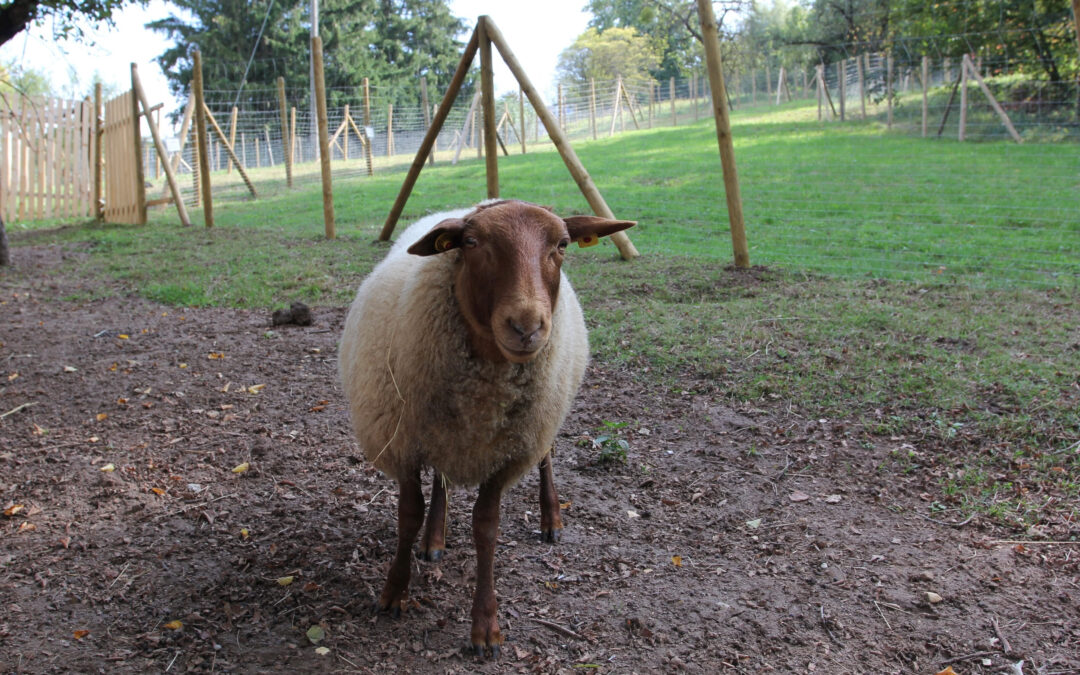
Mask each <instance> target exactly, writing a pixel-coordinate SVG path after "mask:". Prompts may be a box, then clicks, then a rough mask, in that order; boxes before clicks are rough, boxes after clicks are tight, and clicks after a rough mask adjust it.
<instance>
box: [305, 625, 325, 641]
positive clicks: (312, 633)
mask: <svg viewBox="0 0 1080 675" xmlns="http://www.w3.org/2000/svg"><path fill="white" fill-rule="evenodd" d="M324 637H326V631H325V630H323V627H322V626H320V625H319V624H315V625H314V626H312V627H311V628H308V629H307V639H309V640H311V644H314V645H317V644H319V643H320V642H322V639H323V638H324Z"/></svg>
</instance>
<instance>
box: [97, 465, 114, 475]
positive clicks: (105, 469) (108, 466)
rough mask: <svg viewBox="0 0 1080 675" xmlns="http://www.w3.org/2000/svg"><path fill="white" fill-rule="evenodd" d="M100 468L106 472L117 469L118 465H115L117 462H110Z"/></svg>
mask: <svg viewBox="0 0 1080 675" xmlns="http://www.w3.org/2000/svg"><path fill="white" fill-rule="evenodd" d="M98 470H99V471H104V472H106V473H108V472H110V471H116V465H115V464H112V463H109V464H106V465H105V466H103V467H101V468H100V469H98Z"/></svg>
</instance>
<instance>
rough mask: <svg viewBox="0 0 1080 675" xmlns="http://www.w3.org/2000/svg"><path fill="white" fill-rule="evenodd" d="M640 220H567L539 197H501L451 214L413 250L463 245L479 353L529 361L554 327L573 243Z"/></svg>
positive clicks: (463, 275)
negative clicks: (540, 203)
mask: <svg viewBox="0 0 1080 675" xmlns="http://www.w3.org/2000/svg"><path fill="white" fill-rule="evenodd" d="M633 224H634V223H632V222H629V221H611V220H606V219H602V218H593V217H591V216H579V217H573V218H569V219H567V220H563V219H562V218H559V217H558V216H556V215H555V214H554V213H552V212H551V211H550V210H548V209H546V208H543V207H540V206H536V205H535V204H529V203H527V202H519V201H504V202H496V203H493V204H486V205H483V206H480V207H478V208H477V209H476V210H475V211H473V212H472V213H470V214H469V215H467V216H465V217H464V218H463V219H456V218H454V219H450V220H444V221H443V222H441V223H439V224H438V225H436V226H435V228H433V229H432V230H431V232H429V233H428V234H427V235H426V236H425V237H424V238H423V239H421V240H420V241H418V242H417V243H416V244H413V245H412V246H411V247H410V248H409V253H413V254H416V255H431V254H434V253H441V252H443V251H448V250H451V249H454V248H458V249H460V250H461V265H460V266H459V267H458V270H457V277H456V279H455V288H454V293H455V295H456V296H457V300H458V304H459V305H460V307H461V312H462V315H463V316H464V317H465V320H466V322H467V323H468V325H469V331H470V333H471V337H472V338H473V343H474V347H475V348H476V351H477V353H478V354H479V355H480V356H482V357H484V358H487V359H490V360H493V361H501V360H506V361H510V362H512V363H526V362H528V361H530V360H532V359H533V358H535V357H536V355H537V354H538V353H539V352H540V349H541V348H543V346H544V345H545V344H547V341H548V338H549V337H550V335H551V313H552V311H553V310H554V308H555V302H556V300H557V298H558V295H559V280H560V278H561V274H560V270H561V269H562V262H563V256H564V255H565V253H566V247H567V246H568V245H569V244H570V242H571V241H586V240H591V241H595V240H596V238H597V237H600V236H604V235H606V234H611V233H612V232H617V231H619V230H622V229H626V228H627V227H630V226H632V225H633Z"/></svg>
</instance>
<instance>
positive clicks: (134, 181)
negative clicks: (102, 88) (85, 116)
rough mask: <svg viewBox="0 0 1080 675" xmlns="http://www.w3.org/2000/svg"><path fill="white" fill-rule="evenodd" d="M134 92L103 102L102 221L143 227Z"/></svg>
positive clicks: (143, 201) (143, 194)
mask: <svg viewBox="0 0 1080 675" xmlns="http://www.w3.org/2000/svg"><path fill="white" fill-rule="evenodd" d="M136 106H138V101H136V99H135V93H134V91H132V90H128V91H126V92H124V93H123V94H121V95H120V96H117V97H116V98H114V99H112V100H110V101H108V102H106V103H105V124H104V125H103V126H102V133H101V146H102V148H103V149H104V150H105V153H104V155H105V222H107V223H120V224H127V225H145V224H146V186H145V184H144V183H143V165H142V136H141V135H140V133H141V132H140V125H139V118H138V116H137V113H136V110H137V107H136Z"/></svg>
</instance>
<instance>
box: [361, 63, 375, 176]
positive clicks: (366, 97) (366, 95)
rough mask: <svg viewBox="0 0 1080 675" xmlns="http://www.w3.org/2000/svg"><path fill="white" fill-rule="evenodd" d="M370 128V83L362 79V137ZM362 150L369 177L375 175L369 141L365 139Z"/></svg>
mask: <svg viewBox="0 0 1080 675" xmlns="http://www.w3.org/2000/svg"><path fill="white" fill-rule="evenodd" d="M370 128H371V82H370V81H369V80H368V79H367V78H366V77H365V78H364V135H365V136H366V135H367V130H368V129H370ZM367 141H368V142H367V143H366V145H365V149H364V158H365V159H366V160H367V172H368V175H369V176H373V175H375V167H374V165H373V164H372V150H371V139H370V138H369V139H367Z"/></svg>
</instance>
